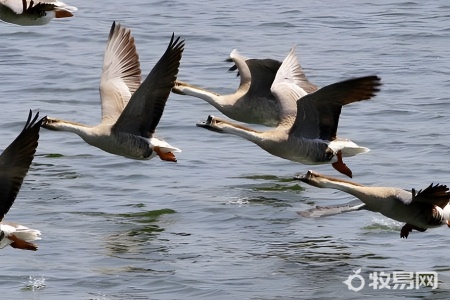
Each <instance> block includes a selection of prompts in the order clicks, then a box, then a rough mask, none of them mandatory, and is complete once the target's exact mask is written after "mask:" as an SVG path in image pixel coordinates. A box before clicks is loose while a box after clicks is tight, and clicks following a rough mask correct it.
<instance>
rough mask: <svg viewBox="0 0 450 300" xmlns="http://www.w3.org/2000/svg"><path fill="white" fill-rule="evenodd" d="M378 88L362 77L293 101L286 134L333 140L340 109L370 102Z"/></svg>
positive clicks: (376, 79) (375, 81)
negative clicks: (294, 111)
mask: <svg viewBox="0 0 450 300" xmlns="http://www.w3.org/2000/svg"><path fill="white" fill-rule="evenodd" d="M380 85H381V83H380V78H379V77H378V76H366V77H360V78H355V79H350V80H345V81H341V82H337V83H333V84H330V85H327V86H325V87H323V88H321V89H319V90H317V91H316V92H314V93H311V94H308V95H305V96H303V97H302V98H301V99H300V100H299V101H297V117H296V119H295V123H294V125H293V126H292V128H291V132H290V134H292V135H295V136H297V137H302V138H308V139H316V138H320V139H323V140H328V141H332V140H334V139H336V131H337V127H338V123H339V116H340V114H341V109H342V106H344V105H346V104H349V103H353V102H357V101H361V100H367V99H370V98H372V97H373V96H375V94H376V93H377V92H378V91H379V86H380Z"/></svg>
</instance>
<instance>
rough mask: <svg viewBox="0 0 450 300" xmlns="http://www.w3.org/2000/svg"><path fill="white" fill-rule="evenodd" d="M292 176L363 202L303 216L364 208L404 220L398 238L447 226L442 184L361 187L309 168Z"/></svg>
mask: <svg viewBox="0 0 450 300" xmlns="http://www.w3.org/2000/svg"><path fill="white" fill-rule="evenodd" d="M295 179H297V180H301V181H303V182H305V183H307V184H309V185H312V186H315V187H318V188H331V189H337V190H341V191H343V192H346V193H348V194H351V195H353V196H355V197H356V198H358V199H359V200H361V201H362V202H363V204H359V205H354V206H346V207H330V208H327V207H324V208H320V207H318V208H316V209H313V210H311V211H308V212H306V213H300V214H302V215H305V216H308V215H314V216H327V215H333V214H338V213H342V212H349V211H358V210H362V209H366V210H370V211H373V212H379V213H381V214H383V215H384V216H386V217H388V218H391V219H394V220H396V221H399V222H404V223H406V224H405V225H404V226H403V227H402V229H401V231H400V237H401V238H407V237H408V235H409V233H410V232H411V231H412V230H413V229H415V230H418V231H421V232H423V231H425V230H427V228H433V227H438V226H441V225H449V220H450V205H449V201H450V191H449V188H448V187H447V186H445V185H441V184H435V185H433V184H430V186H428V187H427V188H425V189H423V190H420V191H418V192H416V191H415V190H414V189H412V191H406V190H403V189H401V188H396V187H371V186H364V185H362V184H359V183H355V182H351V181H346V180H341V179H338V178H333V177H330V176H325V175H321V174H318V173H315V172H313V171H308V172H307V173H306V174H305V175H299V176H296V177H295Z"/></svg>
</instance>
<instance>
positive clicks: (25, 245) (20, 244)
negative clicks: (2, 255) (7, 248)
mask: <svg viewBox="0 0 450 300" xmlns="http://www.w3.org/2000/svg"><path fill="white" fill-rule="evenodd" d="M8 239H10V240H11V241H13V242H12V243H11V247H13V248H17V249H22V250H32V251H36V250H37V249H38V246H37V245H35V244H33V243H29V242H26V241H24V240H21V239H19V238H18V237H16V236H15V235H14V234H11V235H10V236H8Z"/></svg>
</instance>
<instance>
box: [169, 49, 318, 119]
mask: <svg viewBox="0 0 450 300" xmlns="http://www.w3.org/2000/svg"><path fill="white" fill-rule="evenodd" d="M230 60H231V61H233V62H234V64H235V65H234V66H233V67H231V68H230V70H231V71H233V70H235V69H236V68H237V69H238V76H240V84H239V87H238V89H237V90H236V91H235V92H234V93H232V94H225V95H220V94H217V93H215V92H211V91H209V90H206V89H203V88H201V87H198V86H194V85H191V84H189V83H186V82H182V81H177V82H176V83H175V86H174V88H173V89H172V91H173V92H174V93H176V94H181V95H189V96H193V97H197V98H200V99H203V100H205V101H206V102H208V103H209V104H211V105H212V106H214V107H215V108H216V109H217V110H219V111H220V112H221V113H223V114H224V115H226V116H227V117H229V118H231V119H233V120H236V121H239V122H244V123H252V124H260V125H266V126H271V127H276V126H278V125H279V123H280V121H281V120H282V119H283V117H284V116H283V111H282V110H281V108H280V105H279V102H278V101H277V100H276V99H275V97H274V95H273V94H272V92H271V91H270V87H271V86H272V83H273V81H274V80H275V76H276V74H277V71H278V69H279V68H280V66H281V62H279V61H277V60H273V59H250V58H247V57H244V56H242V55H240V54H239V53H238V52H237V50H233V51H232V52H231V54H230ZM297 65H298V66H297V67H296V68H297V72H298V74H297V78H298V84H299V85H300V87H301V88H302V89H304V91H305V92H306V93H311V92H314V91H316V90H317V87H316V86H315V85H314V84H312V83H310V82H309V81H308V79H307V78H306V75H305V74H304V72H303V69H302V68H301V67H300V65H299V64H297ZM292 111H293V112H294V114H295V104H294V110H292ZM292 111H291V112H292Z"/></svg>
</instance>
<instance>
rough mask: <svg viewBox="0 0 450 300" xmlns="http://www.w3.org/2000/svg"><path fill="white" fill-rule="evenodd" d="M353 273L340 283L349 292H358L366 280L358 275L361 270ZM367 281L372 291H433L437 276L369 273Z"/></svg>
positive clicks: (433, 274) (435, 286) (432, 274)
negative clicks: (424, 289)
mask: <svg viewBox="0 0 450 300" xmlns="http://www.w3.org/2000/svg"><path fill="white" fill-rule="evenodd" d="M353 273H354V274H351V275H349V276H348V278H347V279H346V280H345V281H342V283H344V284H346V285H347V287H348V289H349V290H351V291H354V292H359V291H360V290H362V289H363V288H364V286H365V285H366V279H365V278H364V277H363V276H362V275H361V274H360V273H361V268H359V269H358V270H356V271H353ZM368 281H369V284H368V286H369V287H370V288H372V289H374V290H381V289H387V290H412V289H419V288H421V287H431V289H432V290H434V289H437V287H438V274H437V272H403V271H402V272H392V273H386V272H371V273H369V278H368Z"/></svg>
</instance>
